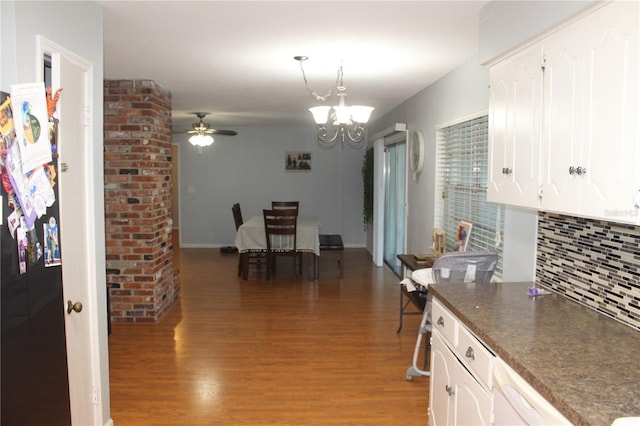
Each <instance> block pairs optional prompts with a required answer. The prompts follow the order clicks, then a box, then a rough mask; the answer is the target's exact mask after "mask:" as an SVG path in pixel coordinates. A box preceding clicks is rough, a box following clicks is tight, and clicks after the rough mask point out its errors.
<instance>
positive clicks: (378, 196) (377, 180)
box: [371, 123, 409, 266]
mask: <svg viewBox="0 0 640 426" xmlns="http://www.w3.org/2000/svg"><path fill="white" fill-rule="evenodd" d="M397 132H404V133H405V138H406V137H407V124H406V123H395V124H394V125H393V126H390V127H388V128H386V129H384V130H382V131H380V132H378V133H376V134H374V135H373V136H372V137H371V140H372V141H373V236H372V252H373V253H372V254H373V263H374V264H375V265H376V266H383V265H384V148H385V147H384V145H385V144H384V140H385V138H386V137H389V136H391V135H393V134H394V133H397ZM408 152H409V150H407V153H408ZM407 155H408V154H407ZM405 161H408V158H407V159H406V160H405ZM407 164H408V163H407ZM406 182H408V179H406ZM405 185H406V184H405ZM405 193H408V192H407V189H406V187H405ZM406 216H407V209H406V206H405V222H406V220H407V218H406ZM406 232H407V230H406V229H405V246H406V243H407V242H406V241H407V235H406ZM405 248H406V247H405Z"/></svg>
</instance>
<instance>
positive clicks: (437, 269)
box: [406, 251, 498, 380]
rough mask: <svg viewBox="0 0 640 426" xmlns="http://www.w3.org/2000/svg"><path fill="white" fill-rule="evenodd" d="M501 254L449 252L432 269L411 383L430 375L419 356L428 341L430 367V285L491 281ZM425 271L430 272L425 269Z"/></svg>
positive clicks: (415, 351)
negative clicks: (418, 377)
mask: <svg viewBox="0 0 640 426" xmlns="http://www.w3.org/2000/svg"><path fill="white" fill-rule="evenodd" d="M497 264H498V255H497V254H496V253H494V252H489V251H476V252H448V253H444V254H443V255H442V256H440V257H438V258H437V259H436V260H435V261H434V262H433V267H431V272H432V278H433V280H431V281H430V283H425V284H426V287H427V299H426V300H427V302H426V304H425V307H424V311H423V314H422V321H421V322H420V328H419V329H418V338H417V340H416V346H415V349H414V352H413V365H412V366H411V367H409V368H408V369H407V373H406V379H407V380H411V379H412V377H413V376H428V375H429V374H430V373H429V371H428V369H427V368H425V370H422V369H421V368H419V367H418V356H419V354H420V348H421V346H422V338H423V336H424V335H427V338H426V339H425V355H424V356H425V365H427V364H428V359H429V358H428V357H429V351H430V344H429V340H430V337H431V330H432V327H431V295H430V294H429V284H469V283H488V282H491V278H492V277H493V273H494V271H495V268H496V265H497ZM422 271H426V270H425V269H422Z"/></svg>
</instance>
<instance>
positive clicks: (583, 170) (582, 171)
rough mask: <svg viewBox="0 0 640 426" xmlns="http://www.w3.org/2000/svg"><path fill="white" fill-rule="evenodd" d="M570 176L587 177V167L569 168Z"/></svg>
mask: <svg viewBox="0 0 640 426" xmlns="http://www.w3.org/2000/svg"><path fill="white" fill-rule="evenodd" d="M569 174H570V175H571V176H573V175H578V176H582V175H586V174H587V169H586V168H585V167H582V166H578V167H573V166H571V167H569Z"/></svg>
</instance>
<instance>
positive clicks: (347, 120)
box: [293, 56, 374, 149]
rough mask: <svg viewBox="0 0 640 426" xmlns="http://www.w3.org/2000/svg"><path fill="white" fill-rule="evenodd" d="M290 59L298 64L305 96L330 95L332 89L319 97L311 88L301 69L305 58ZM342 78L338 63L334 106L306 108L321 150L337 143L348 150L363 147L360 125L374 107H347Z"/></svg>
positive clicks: (363, 130)
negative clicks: (346, 145)
mask: <svg viewBox="0 0 640 426" xmlns="http://www.w3.org/2000/svg"><path fill="white" fill-rule="evenodd" d="M293 59H295V60H296V61H298V62H300V70H301V71H302V78H303V79H304V83H305V85H306V87H307V91H308V92H309V94H311V96H313V97H314V98H315V99H316V100H317V101H322V102H324V101H326V100H327V99H328V98H329V97H330V96H331V94H332V93H333V89H331V90H329V92H328V93H327V94H326V95H325V96H320V95H318V94H317V93H316V92H315V91H314V90H313V89H312V88H311V86H310V85H309V82H308V81H307V76H306V74H305V72H304V68H303V66H302V64H303V62H304V61H306V60H307V59H309V58H308V57H307V56H294V57H293ZM342 75H343V71H342V64H340V67H339V68H338V78H337V80H336V87H335V89H336V91H337V92H336V96H337V97H338V105H335V106H325V105H323V106H316V107H312V108H309V111H310V112H311V114H312V115H313V119H314V121H315V123H316V127H317V132H318V143H319V144H320V146H321V147H323V148H332V147H334V146H335V145H336V144H337V143H338V142H340V143H342V144H343V145H344V143H345V142H346V143H347V144H348V145H349V146H351V147H352V148H355V149H359V148H361V147H362V146H363V145H364V136H365V128H364V126H363V125H364V124H366V123H367V122H368V121H369V116H370V115H371V111H373V110H374V108H373V107H370V106H364V105H353V106H347V105H346V104H345V98H346V97H347V88H346V87H345V85H344V84H343V83H342Z"/></svg>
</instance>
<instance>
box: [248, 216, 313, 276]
mask: <svg viewBox="0 0 640 426" xmlns="http://www.w3.org/2000/svg"><path fill="white" fill-rule="evenodd" d="M296 240H297V242H296V245H297V248H296V249H297V251H298V252H301V253H307V254H309V255H310V256H311V259H310V262H309V263H308V264H309V267H308V269H309V279H310V280H315V279H317V277H318V257H319V256H320V237H319V222H318V218H317V217H311V216H298V219H297V224H296ZM236 247H237V248H238V252H239V253H240V258H241V262H243V267H242V278H243V279H245V280H246V279H248V272H249V271H248V269H249V265H248V261H249V254H250V253H252V252H253V253H255V252H265V253H266V251H267V238H266V235H265V231H264V217H263V216H253V217H252V218H250V219H249V220H247V221H246V222H244V223H243V224H242V225H240V227H239V228H238V230H237V232H236Z"/></svg>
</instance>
